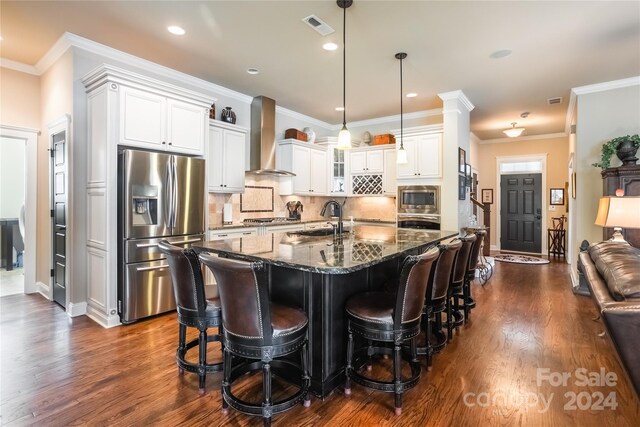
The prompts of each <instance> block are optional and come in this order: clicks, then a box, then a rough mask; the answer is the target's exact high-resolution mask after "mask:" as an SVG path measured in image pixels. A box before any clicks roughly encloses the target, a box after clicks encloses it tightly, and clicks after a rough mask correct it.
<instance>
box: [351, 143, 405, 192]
mask: <svg viewBox="0 0 640 427" xmlns="http://www.w3.org/2000/svg"><path fill="white" fill-rule="evenodd" d="M394 148H395V146H394V145H379V146H372V147H359V148H353V149H351V150H350V151H349V177H350V181H349V194H350V195H352V196H382V195H395V193H396V190H395V186H396V184H395V181H396V180H395V149H394ZM390 173H392V174H393V175H390Z"/></svg>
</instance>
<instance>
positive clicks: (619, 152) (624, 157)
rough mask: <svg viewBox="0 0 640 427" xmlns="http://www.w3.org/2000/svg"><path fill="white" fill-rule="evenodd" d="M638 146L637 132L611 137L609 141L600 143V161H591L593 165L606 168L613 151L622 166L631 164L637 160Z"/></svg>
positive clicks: (639, 144) (639, 138)
mask: <svg viewBox="0 0 640 427" xmlns="http://www.w3.org/2000/svg"><path fill="white" fill-rule="evenodd" d="M639 147H640V136H638V135H637V134H636V135H627V136H619V137H617V138H613V139H612V140H611V141H607V142H605V143H604V144H602V155H601V157H600V163H593V166H596V167H600V168H602V169H607V168H608V167H609V165H610V164H611V156H612V155H613V153H616V156H618V158H619V159H620V161H622V165H623V166H633V165H635V164H636V162H637V161H638V158H637V157H636V152H637V151H638V148H639Z"/></svg>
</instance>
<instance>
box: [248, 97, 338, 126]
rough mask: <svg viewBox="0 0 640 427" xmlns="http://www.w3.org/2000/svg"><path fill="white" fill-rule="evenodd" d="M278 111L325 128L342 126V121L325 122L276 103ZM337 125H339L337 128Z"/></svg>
mask: <svg viewBox="0 0 640 427" xmlns="http://www.w3.org/2000/svg"><path fill="white" fill-rule="evenodd" d="M249 103H251V101H249ZM276 113H278V114H282V115H283V116H288V117H291V118H294V119H297V120H302V121H305V122H309V123H311V124H313V125H316V126H320V127H322V128H325V129H327V130H336V129H341V128H342V123H341V124H339V125H332V124H331V123H327V122H323V121H322V120H318V119H314V118H313V117H310V116H306V115H304V114H302V113H298V112H296V111H293V110H289V109H288V108H284V107H280V106H278V105H276ZM336 126H339V127H337V128H336Z"/></svg>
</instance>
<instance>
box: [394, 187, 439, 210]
mask: <svg viewBox="0 0 640 427" xmlns="http://www.w3.org/2000/svg"><path fill="white" fill-rule="evenodd" d="M397 201H398V213H399V214H432V215H440V186H439V185H406V186H400V187H398V197H397Z"/></svg>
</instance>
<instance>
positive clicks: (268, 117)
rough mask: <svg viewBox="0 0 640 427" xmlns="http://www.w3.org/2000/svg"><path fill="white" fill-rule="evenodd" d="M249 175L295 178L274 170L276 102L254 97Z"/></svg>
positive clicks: (285, 172) (290, 173)
mask: <svg viewBox="0 0 640 427" xmlns="http://www.w3.org/2000/svg"><path fill="white" fill-rule="evenodd" d="M250 150H251V152H250V154H251V161H250V164H249V165H250V170H249V173H254V174H257V175H275V176H296V174H294V173H293V172H288V171H283V170H279V169H276V101H274V100H273V99H271V98H267V97H266V96H256V97H255V98H253V101H251V144H250Z"/></svg>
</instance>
